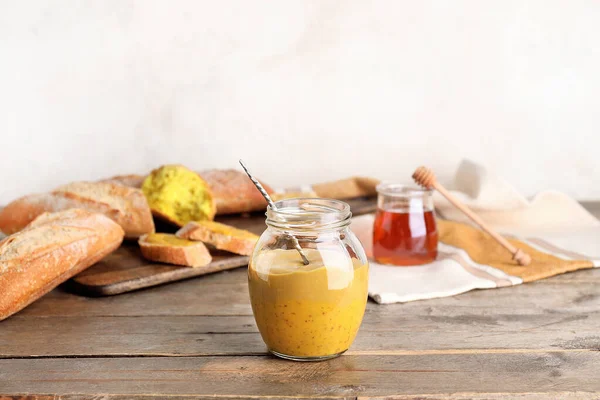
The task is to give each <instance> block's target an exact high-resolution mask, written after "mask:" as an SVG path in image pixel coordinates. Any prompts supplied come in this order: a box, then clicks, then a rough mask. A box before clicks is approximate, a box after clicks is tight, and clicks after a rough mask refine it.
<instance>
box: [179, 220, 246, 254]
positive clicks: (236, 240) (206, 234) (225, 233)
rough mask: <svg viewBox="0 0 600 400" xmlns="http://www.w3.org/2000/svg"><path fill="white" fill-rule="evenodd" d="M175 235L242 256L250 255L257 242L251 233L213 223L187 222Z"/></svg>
mask: <svg viewBox="0 0 600 400" xmlns="http://www.w3.org/2000/svg"><path fill="white" fill-rule="evenodd" d="M175 235H176V236H178V237H180V238H182V239H188V240H197V241H200V242H204V243H207V244H210V245H213V246H214V247H216V248H217V249H219V250H226V251H229V252H231V253H235V254H240V255H243V256H249V255H251V254H252V251H253V250H254V246H255V245H256V242H257V241H258V236H257V235H255V234H253V233H251V232H248V231H245V230H243V229H237V228H234V227H232V226H229V225H225V224H221V223H218V222H213V221H197V222H189V223H188V224H186V225H185V226H184V227H183V228H181V229H180V230H178V231H177V232H176V233H175Z"/></svg>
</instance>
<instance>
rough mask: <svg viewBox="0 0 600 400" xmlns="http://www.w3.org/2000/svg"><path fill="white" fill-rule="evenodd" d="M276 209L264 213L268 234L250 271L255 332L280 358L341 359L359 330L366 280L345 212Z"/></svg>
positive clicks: (301, 206) (329, 205) (340, 207)
mask: <svg viewBox="0 0 600 400" xmlns="http://www.w3.org/2000/svg"><path fill="white" fill-rule="evenodd" d="M275 206H276V208H277V209H276V210H274V209H272V208H271V207H269V208H268V209H267V229H266V230H265V232H264V233H263V234H262V236H261V237H260V239H259V240H258V242H257V244H256V247H255V249H254V252H253V254H252V256H251V257H250V262H249V265H248V287H249V291H250V300H251V303H252V311H253V312H254V318H255V320H256V325H257V326H258V330H259V331H260V334H261V336H262V338H263V340H264V342H265V343H266V345H267V347H268V349H269V351H270V352H271V353H272V354H274V355H276V356H279V357H282V358H286V359H291V360H297V361H316V360H324V359H329V358H333V357H336V356H339V355H341V354H342V353H344V352H345V351H346V350H347V349H348V347H350V345H351V344H352V342H353V341H354V338H355V336H356V333H357V332H358V328H359V327H360V324H361V321H362V318H363V314H364V311H365V306H366V303H367V283H368V276H369V274H368V269H369V267H368V262H367V257H366V255H365V252H364V249H363V247H362V245H361V244H360V242H359V241H358V239H357V238H356V236H354V234H353V233H352V232H351V231H350V229H349V228H348V225H349V224H350V218H351V213H350V207H349V206H348V205H347V204H346V203H344V202H341V201H337V200H327V199H288V200H281V201H278V202H276V203H275ZM296 240H297V243H298V244H299V245H300V248H301V250H302V253H303V254H304V255H305V256H306V258H307V259H308V264H307V265H305V264H304V262H303V260H302V257H301V255H300V253H299V252H298V250H297V248H296V247H295V241H296Z"/></svg>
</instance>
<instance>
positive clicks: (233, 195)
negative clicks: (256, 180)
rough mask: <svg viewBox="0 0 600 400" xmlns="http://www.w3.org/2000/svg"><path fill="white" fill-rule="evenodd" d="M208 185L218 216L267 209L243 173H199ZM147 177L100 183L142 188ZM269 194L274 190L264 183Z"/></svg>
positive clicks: (119, 177) (224, 171)
mask: <svg viewBox="0 0 600 400" xmlns="http://www.w3.org/2000/svg"><path fill="white" fill-rule="evenodd" d="M198 174H199V175H200V177H201V178H202V179H204V181H205V182H206V183H207V184H208V187H209V188H210V190H211V192H212V198H213V199H214V202H215V205H216V213H217V214H237V213H243V212H251V211H259V210H264V209H266V208H267V202H266V201H265V199H264V198H263V197H262V195H261V194H260V192H259V191H258V190H256V187H254V185H253V184H252V181H251V180H250V179H248V176H247V175H246V174H245V173H243V172H242V171H237V170H234V169H211V170H206V171H201V172H199V173H198ZM145 178H146V176H142V175H119V176H113V177H112V178H107V179H103V180H102V181H100V182H110V183H119V184H121V185H125V186H129V187H133V188H141V187H142V184H143V182H144V179H145ZM261 183H262V185H263V186H264V188H265V189H266V190H267V192H268V193H269V194H272V193H273V189H271V187H270V186H269V185H266V184H265V183H264V182H262V181H261Z"/></svg>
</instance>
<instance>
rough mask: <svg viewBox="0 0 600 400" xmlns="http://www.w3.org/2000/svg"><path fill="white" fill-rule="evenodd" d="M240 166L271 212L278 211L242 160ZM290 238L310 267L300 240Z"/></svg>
mask: <svg viewBox="0 0 600 400" xmlns="http://www.w3.org/2000/svg"><path fill="white" fill-rule="evenodd" d="M240 165H241V166H242V168H244V171H246V174H248V178H250V180H251V181H252V183H254V186H256V188H257V189H258V191H259V192H260V194H262V195H263V197H264V198H265V200H266V201H267V203H269V206H270V207H271V210H274V211H277V207H276V206H275V203H273V200H272V199H271V196H269V193H267V191H266V190H265V188H264V187H263V186H262V185H261V184H260V182H259V181H257V180H256V178H254V177H253V176H252V175H251V174H250V172H249V171H248V168H246V166H245V165H244V162H243V161H242V160H240ZM288 236H289V237H290V239H291V240H292V244H293V245H294V248H295V249H296V250H297V251H298V253H300V257H302V262H303V263H304V265H308V264H309V261H308V258H306V255H304V253H303V252H302V248H301V247H300V243H299V242H298V239H296V237H295V236H294V235H292V234H289V233H288Z"/></svg>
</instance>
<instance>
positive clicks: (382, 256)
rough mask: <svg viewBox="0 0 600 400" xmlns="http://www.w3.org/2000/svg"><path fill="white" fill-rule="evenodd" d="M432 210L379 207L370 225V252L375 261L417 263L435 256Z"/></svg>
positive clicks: (424, 262)
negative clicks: (371, 246)
mask: <svg viewBox="0 0 600 400" xmlns="http://www.w3.org/2000/svg"><path fill="white" fill-rule="evenodd" d="M437 244H438V232H437V229H436V225H435V216H434V215H433V211H424V212H408V211H395V210H378V211H377V215H376V217H375V224H374V226H373V256H374V257H375V260H376V261H377V262H378V263H381V264H392V265H419V264H426V263H429V262H432V261H433V260H435V258H436V257H437Z"/></svg>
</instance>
